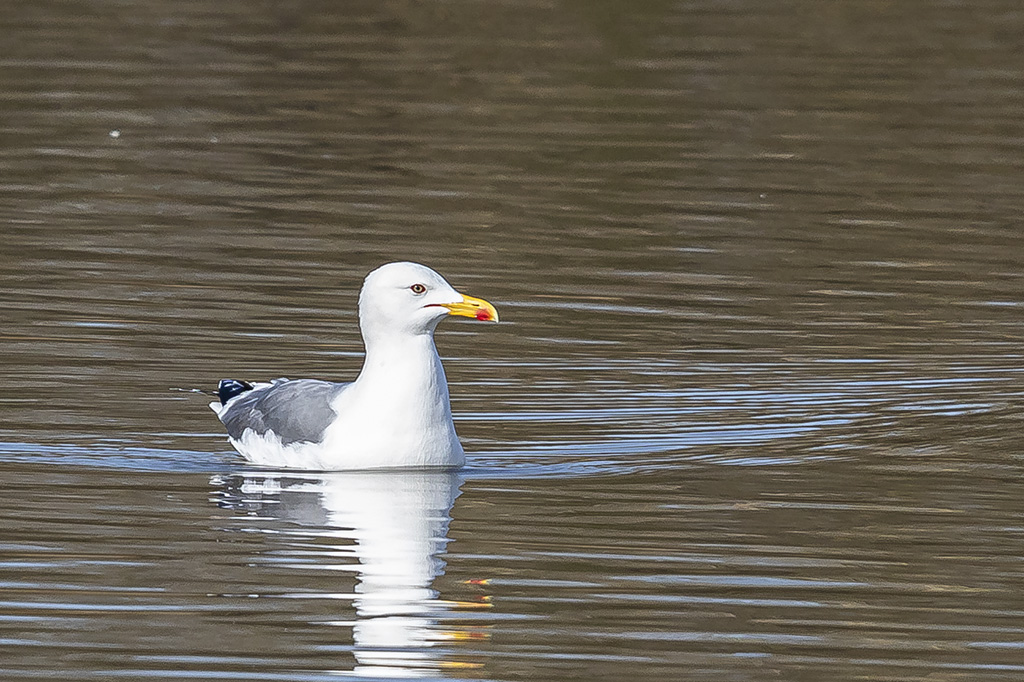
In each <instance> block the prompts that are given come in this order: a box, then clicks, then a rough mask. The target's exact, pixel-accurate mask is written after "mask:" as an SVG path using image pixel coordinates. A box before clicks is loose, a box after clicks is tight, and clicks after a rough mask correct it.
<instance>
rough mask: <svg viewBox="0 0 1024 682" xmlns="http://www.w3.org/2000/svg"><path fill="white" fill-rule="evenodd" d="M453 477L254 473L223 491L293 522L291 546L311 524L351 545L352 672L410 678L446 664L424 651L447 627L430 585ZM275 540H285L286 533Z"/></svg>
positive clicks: (455, 485) (330, 555) (237, 502)
mask: <svg viewBox="0 0 1024 682" xmlns="http://www.w3.org/2000/svg"><path fill="white" fill-rule="evenodd" d="M461 483H462V478H461V476H459V475H458V474H455V473H448V472H429V471H415V472H413V471H407V472H400V471H391V472H337V473H329V474H321V475H313V476H311V475H305V474H303V475H302V476H301V478H299V477H296V478H276V477H273V476H260V477H247V478H246V479H245V480H244V481H242V482H239V481H236V482H235V485H230V484H229V486H228V491H227V493H226V495H225V497H226V498H227V499H229V500H232V501H233V502H232V504H231V506H242V507H244V508H245V509H246V510H247V511H249V512H252V511H256V512H257V513H258V514H260V515H261V516H272V517H276V518H280V519H287V520H289V521H292V522H297V523H299V524H302V526H303V528H301V530H300V532H298V535H299V537H294V535H293V538H294V543H295V544H296V545H298V544H301V545H303V546H304V547H306V548H307V549H308V539H309V538H308V536H309V534H310V527H311V526H312V527H319V528H320V529H322V531H323V533H322V537H329V538H335V539H337V540H342V541H343V542H342V543H339V544H342V545H343V547H344V549H345V552H343V553H342V554H347V555H349V556H351V551H352V549H354V550H355V555H356V557H357V558H358V559H359V567H358V572H357V580H358V584H357V586H356V594H357V595H358V596H357V597H356V599H355V601H354V606H355V611H356V618H355V625H354V627H353V639H354V641H355V655H356V660H357V661H358V663H359V667H358V668H357V669H356V670H355V671H354V672H356V673H357V674H359V675H374V676H394V675H401V676H404V677H410V676H418V675H428V674H436V671H437V670H438V669H439V668H442V667H447V666H448V665H452V664H453V662H451V661H444V660H442V652H440V651H437V650H436V649H433V647H434V645H435V644H436V643H437V642H439V641H441V640H448V639H450V638H451V637H452V634H453V633H450V632H449V633H445V632H442V631H441V630H440V628H439V627H438V619H439V618H441V617H443V616H444V613H445V611H446V610H447V609H448V608H449V606H450V605H449V604H448V603H446V602H441V601H440V600H439V599H438V594H437V593H436V592H435V591H434V589H433V588H432V583H433V580H434V578H436V577H437V576H439V575H441V574H442V573H443V572H444V566H445V564H444V561H443V560H442V559H441V558H440V555H441V554H442V553H443V552H444V550H445V546H446V545H447V543H448V524H449V522H450V520H451V515H450V514H451V507H452V505H453V503H454V501H455V498H456V497H457V496H458V494H459V486H460V485H461ZM318 535H319V533H318ZM276 537H279V538H281V539H283V540H286V541H287V539H288V534H287V533H284V534H279V535H277V536H276ZM352 539H354V540H355V543H356V544H355V547H354V548H353V546H352V545H351V540H352ZM337 549H338V548H337V546H334V547H333V549H332V550H331V551H329V552H324V553H323V555H322V556H323V559H324V562H325V563H330V564H332V567H337V566H338V556H339V552H338V551H337ZM306 556H307V557H308V556H309V555H308V554H306ZM350 565H351V564H347V565H346V567H347V566H350ZM308 567H309V566H308V565H307V566H306V568H308ZM339 621H340V622H349V623H350V622H351V620H350V619H347V618H339Z"/></svg>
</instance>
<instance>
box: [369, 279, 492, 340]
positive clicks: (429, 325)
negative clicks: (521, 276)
mask: <svg viewBox="0 0 1024 682" xmlns="http://www.w3.org/2000/svg"><path fill="white" fill-rule="evenodd" d="M449 315H457V316H460V317H470V318H473V319H475V320H481V321H486V322H497V321H498V311H497V310H495V309H494V306H492V305H491V304H490V303H488V302H487V301H485V300H483V299H482V298H474V297H473V296H466V295H464V294H460V293H459V292H458V291H456V290H455V289H454V288H452V285H451V284H448V282H447V281H445V279H444V277H442V276H441V275H439V274H437V273H436V272H434V271H433V270H431V269H430V268H428V267H427V266H425V265H420V264H419V263H407V262H402V263H388V264H387V265H382V266H380V267H379V268H377V269H376V270H374V271H373V272H371V273H370V274H369V275H367V276H366V280H364V281H363V288H362V291H360V292H359V324H360V327H361V328H362V331H363V336H364V338H365V337H366V336H367V334H369V335H378V334H387V335H393V334H406V335H419V334H432V333H433V332H434V329H435V328H436V327H437V325H438V323H439V322H440V321H441V320H442V319H444V318H445V317H447V316H449Z"/></svg>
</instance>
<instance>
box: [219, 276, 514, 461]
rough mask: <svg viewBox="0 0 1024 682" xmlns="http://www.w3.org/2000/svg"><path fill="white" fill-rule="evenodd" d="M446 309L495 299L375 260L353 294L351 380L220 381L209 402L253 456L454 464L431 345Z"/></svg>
mask: <svg viewBox="0 0 1024 682" xmlns="http://www.w3.org/2000/svg"><path fill="white" fill-rule="evenodd" d="M448 315H460V316H463V317H471V318H473V319H476V320H484V321H491V322H497V321H498V311H497V310H495V309H494V306H492V305H491V304H490V303H488V302H487V301H485V300H483V299H480V298H474V297H472V296H464V295H463V294H460V293H459V292H457V291H456V290H455V289H453V288H452V286H451V285H450V284H448V282H446V281H445V279H444V278H443V277H441V275H439V274H437V273H436V272H434V271H433V270H431V269H430V268H428V267H426V266H424V265H419V264H418V263H388V264H387V265H382V266H381V267H379V268H377V269H376V270H374V271H373V272H371V273H370V274H369V275H367V276H366V280H365V281H364V282H363V288H362V291H360V293H359V327H360V331H361V332H362V335H363V345H364V346H365V347H366V357H365V359H364V360H363V368H362V370H361V371H360V372H359V376H358V377H357V378H356V380H355V381H353V382H352V383H333V382H330V381H320V380H317V379H297V380H294V381H293V380H289V379H275V380H273V381H271V382H269V383H259V384H250V383H248V382H245V381H238V380H234V379H225V380H223V381H221V382H220V387H219V389H218V392H217V395H218V397H219V398H220V400H218V401H216V402H212V403H210V408H211V409H212V410H213V411H214V412H215V413H216V414H217V416H218V417H219V418H220V420H221V421H222V422H223V423H224V425H225V426H226V427H227V431H228V436H229V438H228V440H229V441H230V442H231V444H232V445H233V446H234V447H235V449H236V450H238V451H239V452H240V453H242V455H243V456H244V457H245V458H246V459H248V460H249V461H251V462H253V463H254V464H260V465H265V466H272V467H294V468H300V469H317V470H337V469H381V468H389V467H392V468H393V467H402V468H445V469H457V468H459V467H461V466H462V465H463V464H464V463H465V461H466V456H465V453H464V452H463V450H462V444H461V443H460V442H459V438H458V436H456V434H455V425H454V424H453V423H452V410H451V404H450V402H449V399H448V381H447V379H446V378H445V375H444V367H442V366H441V358H439V357H438V355H437V349H436V348H435V347H434V330H435V329H436V328H437V325H438V323H439V322H440V321H441V320H442V319H444V318H445V317H447V316H448Z"/></svg>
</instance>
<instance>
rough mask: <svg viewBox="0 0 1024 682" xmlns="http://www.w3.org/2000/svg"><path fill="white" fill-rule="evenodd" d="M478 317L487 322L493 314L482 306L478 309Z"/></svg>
mask: <svg viewBox="0 0 1024 682" xmlns="http://www.w3.org/2000/svg"><path fill="white" fill-rule="evenodd" d="M476 319H478V320H482V321H484V322H486V321H487V320H489V319H491V314H490V313H489V312H487V311H486V310H484V309H483V308H481V309H480V310H478V311H476Z"/></svg>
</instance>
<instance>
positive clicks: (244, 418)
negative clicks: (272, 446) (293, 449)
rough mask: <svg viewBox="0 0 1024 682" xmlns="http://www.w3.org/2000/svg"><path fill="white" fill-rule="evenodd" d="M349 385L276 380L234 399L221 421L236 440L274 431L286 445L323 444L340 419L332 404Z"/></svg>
mask: <svg viewBox="0 0 1024 682" xmlns="http://www.w3.org/2000/svg"><path fill="white" fill-rule="evenodd" d="M348 385H349V384H336V383H333V382H330V381H318V380H316V379H296V380H295V381H289V380H288V379H276V380H275V381H274V382H273V383H272V384H271V385H270V386H268V387H267V388H262V387H261V388H256V389H254V390H252V391H246V392H245V393H242V394H241V395H239V396H238V397H237V398H234V399H233V400H231V401H230V402H229V403H228V404H227V405H226V406H225V407H224V409H223V410H222V411H221V413H220V415H219V416H220V420H221V421H222V422H224V426H226V427H227V429H228V434H230V435H231V437H232V438H235V439H238V438H241V437H242V434H243V433H244V432H245V430H246V429H252V430H253V431H255V432H256V433H258V434H260V435H261V436H262V435H263V434H265V433H266V432H267V431H273V432H274V433H275V434H277V436H278V437H279V438H280V439H281V444H282V445H288V444H289V443H301V442H309V443H319V442H321V441H322V440H323V438H324V431H326V430H327V427H328V426H330V424H331V422H333V421H334V419H335V418H336V417H337V416H338V413H337V412H335V411H334V409H333V408H331V401H332V400H333V399H334V398H335V396H337V395H338V394H339V393H341V392H342V391H343V390H345V388H346V387H348Z"/></svg>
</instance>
